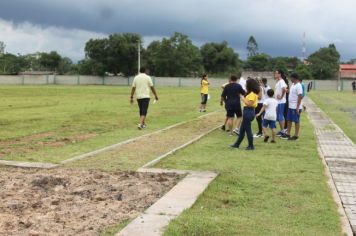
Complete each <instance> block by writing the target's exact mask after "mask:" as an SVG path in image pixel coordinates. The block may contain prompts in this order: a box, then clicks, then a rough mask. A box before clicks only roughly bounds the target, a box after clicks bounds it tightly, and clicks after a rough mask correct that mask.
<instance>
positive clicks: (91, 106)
mask: <svg viewBox="0 0 356 236" xmlns="http://www.w3.org/2000/svg"><path fill="white" fill-rule="evenodd" d="M129 93H130V88H129V87H109V86H77V87H75V86H72V87H70V86H0V100H1V102H0V144H1V145H3V143H4V142H13V143H12V144H11V145H10V146H7V148H11V149H12V150H14V151H13V152H12V153H11V154H9V152H7V153H6V155H5V156H4V155H2V156H1V152H0V157H1V159H6V160H18V161H36V162H54V163H56V162H59V161H61V160H64V159H68V158H70V157H72V156H75V155H79V154H82V153H86V152H89V151H93V150H96V149H98V148H101V147H105V146H108V145H111V144H114V143H118V142H120V141H123V140H126V139H128V138H132V137H136V136H139V135H142V134H145V133H148V132H153V131H155V130H158V129H161V128H164V127H166V126H169V125H172V124H175V123H178V122H181V121H185V120H189V119H192V118H195V117H198V116H200V115H201V114H199V112H197V111H198V106H199V102H200V94H199V88H158V94H159V97H160V101H159V102H158V103H157V104H155V105H151V107H150V110H149V116H148V120H147V122H148V125H149V127H148V129H146V130H145V131H138V130H137V128H136V125H137V123H138V108H137V104H135V105H133V106H130V105H129ZM219 93H220V89H212V90H211V94H212V98H213V99H212V100H211V101H210V102H209V103H210V104H209V105H208V109H209V111H213V110H217V109H218V108H219V103H218V100H219ZM41 133H47V135H45V136H44V137H40V138H33V137H32V138H31V137H28V136H31V135H34V134H41ZM83 135H84V136H87V135H89V137H90V138H86V139H84V140H81V139H80V136H83ZM23 137H25V138H23ZM21 139H23V142H22V143H21ZM16 140H17V141H16ZM19 140H20V141H19ZM1 142H3V143H1ZM2 148H4V146H2Z"/></svg>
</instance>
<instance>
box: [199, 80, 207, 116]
mask: <svg viewBox="0 0 356 236" xmlns="http://www.w3.org/2000/svg"><path fill="white" fill-rule="evenodd" d="M208 94H209V81H208V75H207V74H204V75H203V77H202V79H201V81H200V96H201V104H200V112H206V104H207V103H208Z"/></svg>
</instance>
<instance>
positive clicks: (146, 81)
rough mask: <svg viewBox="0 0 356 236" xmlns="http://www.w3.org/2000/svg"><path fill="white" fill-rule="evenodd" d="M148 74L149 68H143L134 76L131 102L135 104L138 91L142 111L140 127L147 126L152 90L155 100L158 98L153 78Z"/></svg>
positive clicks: (139, 105)
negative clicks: (146, 120)
mask: <svg viewBox="0 0 356 236" xmlns="http://www.w3.org/2000/svg"><path fill="white" fill-rule="evenodd" d="M148 74H149V70H148V69H146V68H141V69H140V73H139V74H138V75H137V76H136V77H135V78H134V80H133V83H132V89H131V97H130V103H131V104H133V96H134V94H135V93H136V98H137V104H138V107H139V111H140V124H138V129H144V128H146V123H145V119H146V116H147V111H148V106H149V104H150V90H151V91H152V93H153V94H154V96H155V100H156V101H157V100H158V96H157V93H156V90H155V88H154V86H153V83H152V79H151V77H150V76H148Z"/></svg>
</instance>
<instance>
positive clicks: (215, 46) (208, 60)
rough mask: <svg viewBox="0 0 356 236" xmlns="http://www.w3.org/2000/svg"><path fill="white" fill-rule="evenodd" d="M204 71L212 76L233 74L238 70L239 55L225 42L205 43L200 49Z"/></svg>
mask: <svg viewBox="0 0 356 236" xmlns="http://www.w3.org/2000/svg"><path fill="white" fill-rule="evenodd" d="M200 52H201V55H202V59H203V66H204V69H205V71H207V72H209V73H213V74H222V73H233V72H236V71H238V70H239V69H240V68H239V55H238V54H237V53H235V52H234V50H233V49H232V48H230V47H229V46H228V44H227V42H225V41H224V42H222V43H206V44H204V45H203V46H202V47H201V49H200Z"/></svg>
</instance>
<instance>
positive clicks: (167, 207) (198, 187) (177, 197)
mask: <svg viewBox="0 0 356 236" xmlns="http://www.w3.org/2000/svg"><path fill="white" fill-rule="evenodd" d="M139 171H140V172H145V173H147V172H149V173H172V172H174V173H175V171H172V170H162V169H152V170H151V169H139ZM177 172H178V173H187V176H186V177H185V178H184V179H183V180H181V181H180V182H179V183H178V184H177V185H176V186H174V187H173V188H172V189H171V190H170V191H169V192H168V193H166V194H165V195H164V196H163V197H162V198H161V199H159V200H158V201H157V202H156V203H155V204H153V205H152V206H151V207H150V208H148V209H147V210H146V211H145V212H143V213H142V214H141V215H139V216H138V217H137V218H136V219H134V220H133V221H132V222H131V223H130V224H129V225H127V226H126V227H125V228H124V229H123V230H121V231H120V232H119V233H118V234H117V236H132V235H135V236H158V235H162V234H163V233H164V229H165V227H166V226H167V225H168V224H169V222H170V221H171V220H173V219H175V218H177V217H178V216H179V215H180V214H181V213H182V212H183V211H184V210H186V209H189V208H190V207H192V206H193V204H194V203H195V202H196V200H197V199H198V197H199V196H200V195H201V194H202V193H203V192H204V191H205V189H206V188H207V187H208V185H209V184H210V183H211V182H212V181H213V180H214V179H215V178H216V177H217V176H218V174H216V173H214V172H196V171H180V170H179V171H177Z"/></svg>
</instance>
